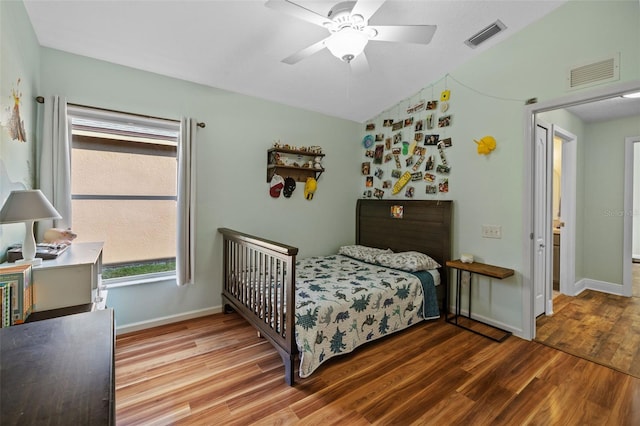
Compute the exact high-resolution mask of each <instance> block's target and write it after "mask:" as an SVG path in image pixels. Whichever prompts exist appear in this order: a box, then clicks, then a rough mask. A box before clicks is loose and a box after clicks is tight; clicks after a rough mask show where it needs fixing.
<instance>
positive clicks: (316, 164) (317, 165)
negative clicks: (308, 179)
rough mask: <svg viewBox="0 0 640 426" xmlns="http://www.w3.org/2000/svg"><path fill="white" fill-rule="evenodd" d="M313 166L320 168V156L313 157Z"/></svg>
mask: <svg viewBox="0 0 640 426" xmlns="http://www.w3.org/2000/svg"><path fill="white" fill-rule="evenodd" d="M313 167H314V168H316V169H321V168H322V157H315V158H314V159H313Z"/></svg>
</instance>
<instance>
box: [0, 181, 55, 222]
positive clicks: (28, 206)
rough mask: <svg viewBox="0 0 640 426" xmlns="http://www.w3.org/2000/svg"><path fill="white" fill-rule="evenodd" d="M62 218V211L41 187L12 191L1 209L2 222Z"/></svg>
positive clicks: (0, 220) (0, 218) (0, 219)
mask: <svg viewBox="0 0 640 426" xmlns="http://www.w3.org/2000/svg"><path fill="white" fill-rule="evenodd" d="M61 218H62V216H60V213H58V212H57V210H56V209H55V208H54V207H53V206H52V205H51V203H50V202H49V200H47V198H46V197H45V196H44V194H43V193H42V191H40V190H39V189H27V190H20V191H11V193H10V194H9V197H7V201H5V203H4V205H3V206H2V210H0V223H16V222H27V221H36V220H42V219H61Z"/></svg>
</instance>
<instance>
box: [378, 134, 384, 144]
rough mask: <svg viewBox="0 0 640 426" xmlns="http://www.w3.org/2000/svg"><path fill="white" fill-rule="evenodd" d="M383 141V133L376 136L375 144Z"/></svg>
mask: <svg viewBox="0 0 640 426" xmlns="http://www.w3.org/2000/svg"><path fill="white" fill-rule="evenodd" d="M383 140H384V133H378V134H376V142H382V141H383Z"/></svg>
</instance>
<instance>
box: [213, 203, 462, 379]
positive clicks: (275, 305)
mask: <svg viewBox="0 0 640 426" xmlns="http://www.w3.org/2000/svg"><path fill="white" fill-rule="evenodd" d="M392 206H401V207H402V212H403V213H402V218H393V217H392V215H391V208H392ZM451 212H452V202H451V201H432V200H428V201H426V200H368V199H363V200H358V202H357V204H356V244H360V245H365V246H369V247H378V248H384V249H386V248H390V249H392V250H393V251H395V252H399V251H410V250H412V251H419V252H422V253H426V254H428V255H429V256H431V257H432V258H433V259H434V260H436V261H437V262H438V263H439V264H441V265H442V266H443V268H441V269H440V284H441V285H439V286H438V287H437V290H438V300H439V305H440V307H441V309H442V308H443V307H444V304H443V300H444V297H445V293H446V291H445V290H446V288H447V284H448V277H447V273H446V271H445V269H444V265H445V262H446V261H447V260H450V258H451ZM218 231H219V232H220V233H221V234H222V235H223V288H222V302H223V304H224V309H225V312H229V311H230V310H235V311H236V312H238V313H239V314H240V315H242V316H243V317H244V318H245V319H246V320H247V321H248V322H249V323H251V324H252V325H253V326H254V327H255V328H257V329H258V333H259V334H260V335H262V336H263V337H264V338H266V339H267V340H268V341H269V342H271V344H273V346H274V347H275V348H276V350H277V351H278V353H279V354H280V356H281V357H282V361H283V363H284V366H285V380H286V382H287V383H288V384H289V385H293V383H294V377H295V371H296V370H295V362H296V355H297V353H298V347H297V345H296V341H295V333H294V330H295V315H286V313H287V312H294V306H295V299H294V297H295V279H294V277H295V265H296V256H297V254H298V249H297V248H296V247H292V246H289V245H286V244H281V243H278V242H275V241H269V240H265V239H263V238H259V237H254V236H252V235H248V234H244V233H242V232H237V231H233V230H231V229H227V228H219V229H218ZM273 283H277V285H276V286H275V288H274V286H273Z"/></svg>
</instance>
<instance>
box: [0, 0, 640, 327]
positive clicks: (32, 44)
mask: <svg viewBox="0 0 640 426" xmlns="http://www.w3.org/2000/svg"><path fill="white" fill-rule="evenodd" d="M0 14H1V16H0V18H1V19H2V28H1V29H0V35H1V36H2V52H1V53H2V68H1V71H2V75H1V76H0V84H1V89H2V91H1V95H2V99H3V102H6V96H7V95H8V93H9V90H10V86H11V84H12V83H13V82H14V81H15V80H16V79H17V78H18V77H21V78H22V84H23V86H22V91H23V95H24V99H27V98H28V99H32V98H33V96H35V95H38V94H39V95H43V96H48V95H52V94H59V95H62V96H66V97H67V99H68V100H69V101H70V102H73V103H77V104H83V105H90V106H96V107H102V108H111V109H117V110H123V111H128V112H133V113H142V114H149V115H155V116H161V117H168V118H179V117H180V116H191V117H194V118H197V119H198V120H200V121H204V122H206V124H207V127H206V128H205V129H201V130H199V133H198V136H199V142H198V161H197V165H196V167H197V184H198V189H197V197H198V206H197V212H196V216H197V219H196V220H197V230H198V238H197V257H196V284H195V285H194V286H189V287H185V288H177V287H176V286H175V284H173V283H170V282H166V283H158V284H149V285H137V286H132V287H126V288H120V289H112V290H111V292H110V294H109V304H110V305H112V306H114V307H115V308H116V316H117V323H118V326H119V327H126V326H130V325H136V324H144V323H145V322H147V321H155V320H159V319H160V320H161V319H163V318H167V319H168V320H170V319H171V318H174V317H178V316H180V315H190V314H193V315H197V314H199V313H202V312H207V311H210V310H212V309H217V308H219V306H220V291H221V288H220V278H221V270H220V254H221V253H220V245H221V244H220V237H219V236H218V234H217V232H216V229H217V228H218V227H221V226H224V227H230V228H237V229H240V230H242V231H245V232H250V233H256V234H259V235H261V236H264V237H266V238H270V239H276V240H281V241H285V242H287V243H288V244H291V245H295V246H298V247H300V250H301V251H300V255H301V256H303V257H306V256H311V255H315V254H326V253H331V252H334V251H335V249H336V248H337V247H338V246H339V245H341V244H344V243H351V242H353V240H354V207H355V201H356V199H357V198H358V197H359V196H360V195H361V194H362V191H363V189H364V184H363V178H362V176H361V174H360V163H361V162H362V161H363V149H362V147H361V143H360V142H361V141H362V138H363V136H364V134H365V132H364V125H361V124H357V123H353V122H350V121H345V120H339V119H335V118H331V117H327V116H324V115H320V114H316V113H311V112H307V111H303V110H300V109H296V108H291V107H286V106H283V105H279V104H275V103H272V102H267V101H262V100H259V99H256V98H252V97H249V96H243V95H238V94H234V93H230V92H226V91H223V90H217V89H213V88H209V87H205V86H201V85H197V84H193V83H188V82H184V81H180V80H176V79H172V78H167V77H162V76H159V75H155V74H151V73H148V72H142V71H137V70H134V69H130V68H126V67H122V66H117V65H114V64H110V63H106V62H102V61H97V60H92V59H88V58H84V57H79V56H75V55H71V54H67V53H63V52H60V51H56V50H52V49H47V48H41V49H38V48H37V42H36V41H35V37H34V36H33V32H32V31H31V30H30V24H29V23H28V20H27V19H26V14H25V12H24V8H23V5H22V4H21V3H19V2H0ZM24 33H26V34H24ZM616 52H619V53H620V79H619V81H618V82H616V83H619V82H629V81H634V80H640V54H639V52H640V11H639V5H638V2H637V1H634V0H630V1H625V2H617V1H607V2H583V1H570V2H568V3H567V4H565V5H563V6H561V7H560V8H558V9H557V10H556V11H554V12H553V13H551V14H549V15H548V16H546V17H545V18H543V19H541V20H539V21H538V22H536V23H534V24H532V25H530V26H529V27H527V28H525V29H524V30H523V31H521V32H520V33H518V34H515V35H513V36H512V37H511V38H509V39H507V40H505V41H503V42H501V43H500V44H498V45H496V46H495V47H493V48H491V49H488V50H487V51H485V52H483V53H481V54H480V55H479V56H477V57H476V58H474V59H473V60H471V61H469V62H468V63H467V64H465V65H464V66H461V67H459V68H457V69H455V70H451V71H450V76H448V77H446V76H443V78H442V79H440V80H438V81H437V82H434V84H433V88H432V87H431V86H426V87H425V90H423V92H424V93H429V94H430V93H431V91H432V90H433V92H434V93H435V94H436V95H437V94H439V93H440V91H441V90H443V89H445V88H447V89H450V90H451V93H452V98H451V108H450V113H451V114H452V115H453V120H454V125H453V126H452V127H451V128H449V129H447V136H449V137H451V138H452V139H453V146H452V147H451V148H448V149H447V158H448V161H449V163H450V165H451V167H452V170H451V175H450V176H449V178H450V192H449V193H448V194H447V195H439V196H438V197H440V198H443V199H444V198H446V199H452V200H454V202H455V207H454V235H453V255H454V256H457V255H459V254H460V253H461V252H470V253H473V254H474V255H476V257H477V258H478V260H480V261H483V262H488V263H493V264H497V265H502V266H505V267H511V268H514V269H515V270H516V275H515V276H514V277H512V278H508V279H505V280H502V281H497V280H496V281H489V280H480V282H479V283H478V285H477V286H474V290H473V291H474V293H473V294H472V296H473V297H474V311H476V312H477V313H479V314H480V315H482V316H484V317H486V318H488V319H489V320H491V321H493V322H494V323H497V324H502V325H504V326H505V327H507V328H509V329H511V330H513V331H515V332H516V333H518V332H519V331H520V330H521V328H522V318H521V312H522V309H523V307H522V282H523V275H522V270H523V254H522V250H523V249H522V247H523V245H524V244H525V241H524V240H523V237H524V235H523V211H522V203H523V197H524V194H523V185H524V183H523V182H524V173H523V167H524V164H523V158H524V147H525V146H526V145H527V143H528V142H527V141H524V139H523V134H524V124H523V112H524V108H525V106H524V100H526V99H529V98H532V97H537V98H538V100H539V101H545V100H551V99H557V98H560V97H563V96H567V95H568V94H569V93H579V92H585V93H588V92H589V90H591V89H589V88H586V89H581V90H577V91H573V92H569V91H568V90H567V89H566V72H567V70H568V69H570V68H572V67H574V66H577V65H582V64H585V63H589V62H592V61H596V60H599V59H601V58H603V57H607V56H609V55H612V54H614V53H616ZM431 60H433V58H425V63H428V62H429V61H431ZM7 61H9V62H7ZM419 95H420V94H419V93H417V94H416V96H415V98H414V99H418V98H419ZM410 101H411V100H409V101H408V102H410ZM4 106H5V105H4V104H3V107H4ZM404 107H405V105H404V104H401V105H397V106H396V105H391V104H390V105H389V110H388V111H387V112H385V113H383V114H381V115H380V116H379V117H373V118H372V121H380V120H382V119H384V118H396V117H393V116H391V117H389V115H393V114H394V111H398V110H402V108H404ZM29 110H30V111H29V112H25V117H27V115H30V119H32V121H31V124H29V128H30V129H31V130H30V131H31V132H32V134H33V133H35V132H34V128H35V127H34V126H35V124H34V122H35V120H34V118H35V117H36V115H37V114H36V112H37V109H36V106H35V104H34V103H32V104H31V106H30V108H29ZM398 115H402V114H398ZM25 122H27V120H25ZM567 130H569V131H572V130H571V129H567ZM487 134H489V135H493V136H494V137H495V138H496V140H497V141H498V148H497V149H496V150H495V151H494V152H493V153H492V154H491V155H489V156H479V155H478V154H477V153H476V144H475V143H474V142H473V140H474V139H478V138H480V137H482V136H484V135H487ZM275 139H280V140H281V141H282V142H283V143H289V144H295V145H320V146H322V147H323V148H324V152H325V153H326V154H327V155H326V158H325V161H324V166H325V168H326V169H327V171H326V172H325V174H323V176H322V178H321V179H320V181H319V189H318V192H317V193H316V196H315V198H314V200H313V201H306V200H303V199H302V196H301V193H302V189H301V188H299V189H297V190H296V193H294V197H293V198H292V199H277V200H275V199H272V198H271V197H269V195H268V185H267V183H266V179H265V173H266V172H265V162H266V150H267V149H268V148H269V147H270V146H271V144H272V142H273V140H275ZM2 143H3V145H2V151H0V152H1V153H2V159H3V161H5V162H6V159H7V158H10V159H11V162H12V164H13V163H14V161H15V163H16V164H17V168H18V171H15V172H12V173H13V174H14V177H13V179H15V180H18V181H25V184H30V183H31V182H32V179H33V172H32V171H31V169H30V168H31V164H32V161H33V160H32V158H33V154H32V148H27V149H26V150H25V151H20V150H19V149H17V148H15V147H12V148H11V150H10V151H8V150H7V148H6V137H5V136H3V139H2ZM22 149H24V148H22ZM584 158H585V160H586V155H585V157H584ZM579 161H580V157H579ZM584 178H585V179H586V173H585V176H584ZM578 196H579V197H581V196H582V197H585V198H586V196H587V194H586V193H584V194H581V193H580V192H579V193H578ZM416 198H428V197H427V196H426V194H425V195H423V194H416ZM578 214H580V212H578ZM583 219H584V220H585V223H586V221H587V220H591V219H589V218H588V217H587V216H585V217H584V218H583ZM482 224H492V225H501V226H502V232H503V237H502V239H498V240H489V239H485V238H481V235H480V227H481V225H482ZM1 229H2V232H3V233H4V235H6V234H7V232H6V229H7V226H3V227H2V228H1ZM2 238H3V239H2V240H0V242H2V243H3V244H4V241H6V238H5V237H2ZM585 238H586V236H585ZM11 239H12V240H16V241H18V240H20V239H21V236H20V237H12V238H11ZM584 258H585V259H586V258H587V254H586V253H585V255H584ZM585 263H586V260H585ZM576 267H577V268H579V269H581V270H584V272H585V274H586V273H587V272H589V271H587V269H588V268H587V267H586V266H585V264H582V265H580V264H577V265H576Z"/></svg>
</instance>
